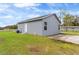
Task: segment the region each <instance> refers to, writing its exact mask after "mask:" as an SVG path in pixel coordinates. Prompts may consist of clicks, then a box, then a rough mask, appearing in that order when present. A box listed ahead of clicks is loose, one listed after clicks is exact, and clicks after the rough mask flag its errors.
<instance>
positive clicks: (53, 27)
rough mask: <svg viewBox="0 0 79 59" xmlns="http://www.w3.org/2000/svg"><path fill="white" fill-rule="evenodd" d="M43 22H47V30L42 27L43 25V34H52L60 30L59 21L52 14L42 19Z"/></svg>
mask: <svg viewBox="0 0 79 59" xmlns="http://www.w3.org/2000/svg"><path fill="white" fill-rule="evenodd" d="M44 22H47V30H44V27H43V35H53V34H58V33H59V32H60V30H59V25H60V23H59V22H58V21H57V19H56V18H55V17H54V16H53V15H51V16H50V17H48V18H46V19H44V20H43V25H44Z"/></svg>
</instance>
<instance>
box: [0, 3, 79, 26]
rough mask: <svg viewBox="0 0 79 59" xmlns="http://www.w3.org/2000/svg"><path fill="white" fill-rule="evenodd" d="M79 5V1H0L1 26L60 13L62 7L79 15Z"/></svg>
mask: <svg viewBox="0 0 79 59" xmlns="http://www.w3.org/2000/svg"><path fill="white" fill-rule="evenodd" d="M78 6H79V4H77V3H71V4H70V3H69V4H68V3H0V27H4V26H8V25H13V24H17V23H18V22H20V21H23V20H26V19H29V18H34V17H38V16H42V15H47V14H52V13H56V14H57V15H58V14H59V10H60V9H63V10H66V11H67V12H69V13H70V14H72V15H78V16H79V7H78Z"/></svg>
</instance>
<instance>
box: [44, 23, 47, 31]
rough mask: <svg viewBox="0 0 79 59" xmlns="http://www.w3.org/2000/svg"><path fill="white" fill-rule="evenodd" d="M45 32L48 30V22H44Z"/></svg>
mask: <svg viewBox="0 0 79 59" xmlns="http://www.w3.org/2000/svg"><path fill="white" fill-rule="evenodd" d="M44 30H47V22H44Z"/></svg>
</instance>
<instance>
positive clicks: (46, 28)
mask: <svg viewBox="0 0 79 59" xmlns="http://www.w3.org/2000/svg"><path fill="white" fill-rule="evenodd" d="M18 30H19V31H20V32H22V33H28V34H37V35H53V34H58V33H59V32H60V20H59V19H58V17H57V16H56V14H49V15H45V16H40V17H36V18H32V19H27V20H24V21H22V22H19V23H18Z"/></svg>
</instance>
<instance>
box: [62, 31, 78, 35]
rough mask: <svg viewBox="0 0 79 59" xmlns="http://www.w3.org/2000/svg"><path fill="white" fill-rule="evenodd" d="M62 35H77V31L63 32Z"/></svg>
mask: <svg viewBox="0 0 79 59" xmlns="http://www.w3.org/2000/svg"><path fill="white" fill-rule="evenodd" d="M63 33H64V35H79V31H64V32H63Z"/></svg>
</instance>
